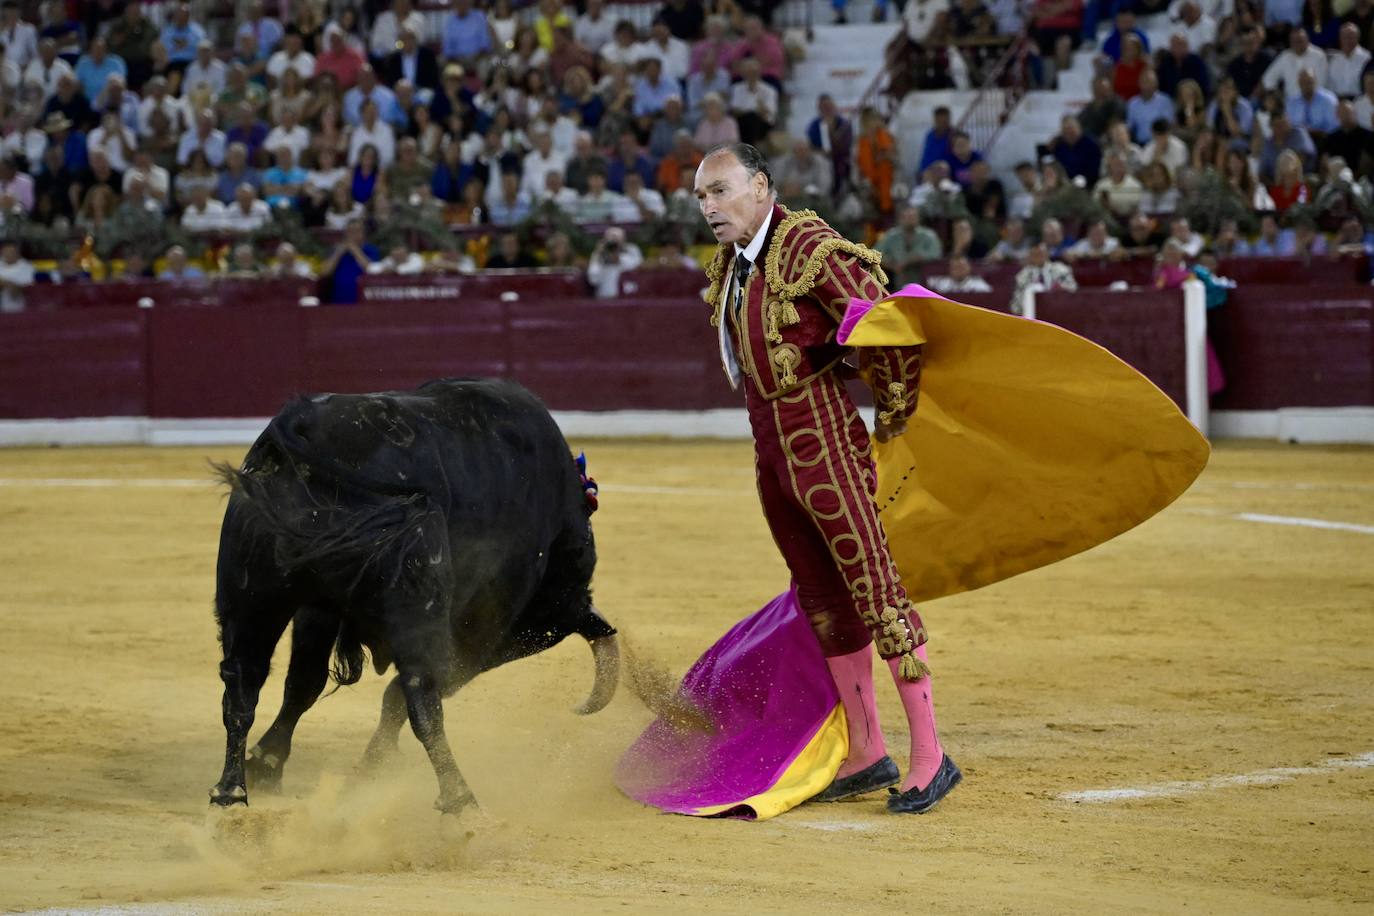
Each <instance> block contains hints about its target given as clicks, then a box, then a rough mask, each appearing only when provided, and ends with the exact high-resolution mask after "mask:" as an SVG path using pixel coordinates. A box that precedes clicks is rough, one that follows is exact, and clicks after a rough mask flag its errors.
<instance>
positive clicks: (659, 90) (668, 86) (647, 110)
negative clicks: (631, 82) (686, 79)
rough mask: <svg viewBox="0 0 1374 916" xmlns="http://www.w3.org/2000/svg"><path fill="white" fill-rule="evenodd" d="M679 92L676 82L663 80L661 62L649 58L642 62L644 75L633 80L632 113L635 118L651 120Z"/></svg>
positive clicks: (679, 87) (654, 58) (679, 85)
mask: <svg viewBox="0 0 1374 916" xmlns="http://www.w3.org/2000/svg"><path fill="white" fill-rule="evenodd" d="M680 92H681V84H680V83H678V81H677V80H669V79H664V78H663V61H661V60H659V59H658V58H657V57H650V58H648V59H646V60H645V61H644V73H643V74H642V75H641V76H640V77H639V79H637V80H635V97H634V103H633V106H632V111H633V112H634V116H635V117H636V118H649V119H652V118H653V116H654V115H657V114H661V113H662V111H663V106H664V105H666V104H667V102H668V99H669V98H671V97H672V96H675V95H678V94H679V93H680Z"/></svg>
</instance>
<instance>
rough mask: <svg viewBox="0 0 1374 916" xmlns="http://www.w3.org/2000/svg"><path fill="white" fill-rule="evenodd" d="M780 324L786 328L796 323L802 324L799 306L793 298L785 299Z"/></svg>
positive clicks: (779, 319) (779, 318)
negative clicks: (798, 311)
mask: <svg viewBox="0 0 1374 916" xmlns="http://www.w3.org/2000/svg"><path fill="white" fill-rule="evenodd" d="M778 324H780V325H782V326H783V327H785V328H790V327H791V326H792V325H794V324H801V315H798V314H797V306H796V304H795V303H794V302H792V301H791V300H788V299H784V300H783V303H782V311H781V314H780V315H779V317H778Z"/></svg>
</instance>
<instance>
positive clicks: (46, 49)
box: [24, 38, 76, 102]
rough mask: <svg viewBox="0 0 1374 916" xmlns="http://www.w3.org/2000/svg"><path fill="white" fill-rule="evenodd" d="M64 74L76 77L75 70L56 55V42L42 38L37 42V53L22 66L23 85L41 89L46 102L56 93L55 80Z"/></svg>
mask: <svg viewBox="0 0 1374 916" xmlns="http://www.w3.org/2000/svg"><path fill="white" fill-rule="evenodd" d="M64 76H70V77H71V78H72V79H76V71H75V70H73V69H72V65H71V64H69V63H67V62H66V61H65V60H63V59H62V58H60V57H58V56H57V42H55V41H53V40H52V39H51V38H44V39H43V40H42V41H40V42H39V43H38V55H37V56H36V57H34V59H33V60H31V61H29V65H28V66H27V67H25V68H24V85H26V86H37V87H38V88H39V89H41V90H42V92H43V101H44V102H46V101H47V100H48V99H50V98H52V97H53V95H55V94H56V93H57V81H58V80H59V79H61V78H62V77H64Z"/></svg>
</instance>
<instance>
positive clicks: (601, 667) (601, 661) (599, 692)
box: [573, 633, 620, 716]
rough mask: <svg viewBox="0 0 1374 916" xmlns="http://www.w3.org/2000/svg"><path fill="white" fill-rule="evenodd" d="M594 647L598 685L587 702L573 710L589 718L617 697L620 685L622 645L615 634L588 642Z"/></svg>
mask: <svg viewBox="0 0 1374 916" xmlns="http://www.w3.org/2000/svg"><path fill="white" fill-rule="evenodd" d="M588 642H590V643H591V646H592V658H593V659H594V660H595V661H596V683H594V684H593V685H592V695H591V696H589V697H587V701H586V702H585V703H583V704H582V705H581V706H579V707H577V708H576V709H574V710H573V712H575V713H577V714H578V715H579V716H589V715H591V714H592V713H594V712H600V711H601V710H603V709H605V708H606V704H608V703H610V702H611V697H613V696H615V688H616V685H617V684H619V683H620V645H619V644H618V643H617V642H616V640H615V634H614V633H613V634H611V635H610V636H599V637H597V638H596V639H591V640H588Z"/></svg>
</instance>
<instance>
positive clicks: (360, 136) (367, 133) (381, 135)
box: [348, 118, 396, 169]
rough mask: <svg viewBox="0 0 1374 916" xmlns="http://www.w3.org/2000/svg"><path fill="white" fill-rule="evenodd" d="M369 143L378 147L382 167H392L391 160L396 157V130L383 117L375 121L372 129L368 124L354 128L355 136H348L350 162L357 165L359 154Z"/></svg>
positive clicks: (378, 158)
mask: <svg viewBox="0 0 1374 916" xmlns="http://www.w3.org/2000/svg"><path fill="white" fill-rule="evenodd" d="M369 143H371V144H372V145H373V146H375V147H377V161H378V162H379V163H380V164H381V167H382V168H383V169H387V168H390V167H391V161H392V160H393V159H395V158H396V132H395V131H394V130H392V129H391V125H390V124H388V123H386V122H385V121H383V120H382V119H381V118H378V119H377V120H376V121H375V122H373V124H372V127H371V129H369V128H368V126H367V125H366V124H359V125H358V126H357V127H355V128H353V136H351V137H349V138H348V164H349V165H350V166H354V165H357V164H358V154H359V153H360V152H362V149H363V147H364V146H367V145H368V144H369Z"/></svg>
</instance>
